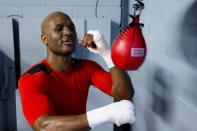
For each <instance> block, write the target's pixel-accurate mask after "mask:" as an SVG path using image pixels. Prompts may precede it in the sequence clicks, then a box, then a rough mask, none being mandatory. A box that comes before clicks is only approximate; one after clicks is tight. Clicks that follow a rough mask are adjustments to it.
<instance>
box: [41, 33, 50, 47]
mask: <svg viewBox="0 0 197 131" xmlns="http://www.w3.org/2000/svg"><path fill="white" fill-rule="evenodd" d="M41 40H42V42H43V43H44V44H45V45H47V44H48V40H47V37H46V35H41Z"/></svg>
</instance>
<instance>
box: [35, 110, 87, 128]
mask: <svg viewBox="0 0 197 131" xmlns="http://www.w3.org/2000/svg"><path fill="white" fill-rule="evenodd" d="M33 129H34V131H88V130H89V129H90V128H89V125H88V121H87V116H86V114H82V115H74V116H49V115H45V116H41V117H40V118H38V119H37V120H36V122H35V123H34V126H33Z"/></svg>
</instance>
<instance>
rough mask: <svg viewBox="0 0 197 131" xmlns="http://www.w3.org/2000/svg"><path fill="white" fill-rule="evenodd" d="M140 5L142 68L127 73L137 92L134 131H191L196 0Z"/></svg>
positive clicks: (196, 106) (196, 118)
mask: <svg viewBox="0 0 197 131" xmlns="http://www.w3.org/2000/svg"><path fill="white" fill-rule="evenodd" d="M144 2H145V6H146V7H145V9H144V11H143V13H142V16H141V22H142V23H144V24H145V27H144V28H143V33H144V36H145V39H146V42H147V47H148V53H147V58H146V61H145V63H144V65H143V66H142V67H141V68H140V69H139V70H138V71H134V72H130V74H131V78H132V80H133V84H134V88H135V90H136V94H135V97H134V101H135V105H136V108H137V109H136V111H137V122H136V123H135V124H134V131H196V130H197V94H196V92H197V59H196V58H197V1H196V0H144ZM129 11H130V12H132V9H131V8H130V10H129Z"/></svg>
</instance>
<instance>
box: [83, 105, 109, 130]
mask: <svg viewBox="0 0 197 131" xmlns="http://www.w3.org/2000/svg"><path fill="white" fill-rule="evenodd" d="M109 106H110V105H107V106H104V107H100V108H97V109H94V110H91V111H88V112H87V119H88V124H89V126H90V127H91V129H94V128H95V127H96V126H98V125H101V124H104V123H111V122H112V120H111V118H110V115H109V112H110V110H109Z"/></svg>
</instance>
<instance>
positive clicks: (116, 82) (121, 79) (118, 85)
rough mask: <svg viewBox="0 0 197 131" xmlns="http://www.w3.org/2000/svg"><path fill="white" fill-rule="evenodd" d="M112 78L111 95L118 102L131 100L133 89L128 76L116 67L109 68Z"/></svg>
mask: <svg viewBox="0 0 197 131" xmlns="http://www.w3.org/2000/svg"><path fill="white" fill-rule="evenodd" d="M110 73H111V77H112V84H113V85H112V95H113V96H114V97H115V98H116V99H119V100H123V99H131V98H132V97H133V95H134V89H133V85H132V82H131V79H130V77H129V75H128V74H127V73H126V72H125V71H124V70H122V69H119V68H118V67H116V66H115V67H112V68H110Z"/></svg>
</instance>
